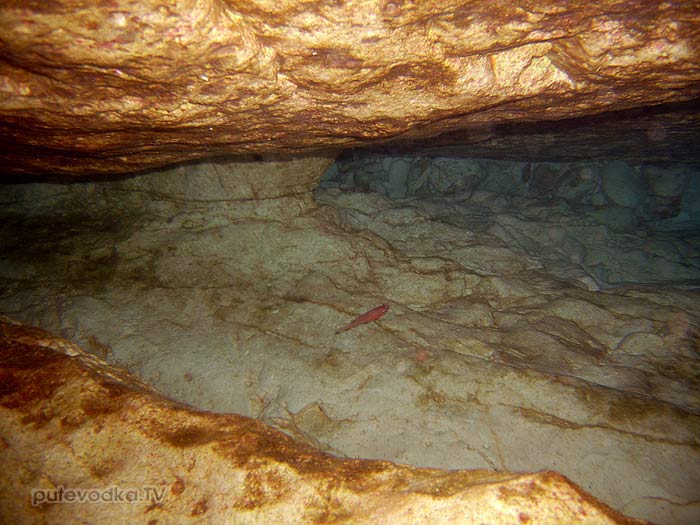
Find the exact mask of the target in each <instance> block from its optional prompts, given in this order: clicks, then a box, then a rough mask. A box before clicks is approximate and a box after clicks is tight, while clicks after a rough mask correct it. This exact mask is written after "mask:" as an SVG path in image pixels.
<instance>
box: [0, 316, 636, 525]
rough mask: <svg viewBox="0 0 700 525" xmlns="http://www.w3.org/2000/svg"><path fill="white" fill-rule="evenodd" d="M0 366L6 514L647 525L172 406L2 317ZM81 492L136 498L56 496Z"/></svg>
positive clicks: (480, 477)
mask: <svg viewBox="0 0 700 525" xmlns="http://www.w3.org/2000/svg"><path fill="white" fill-rule="evenodd" d="M0 376H1V377H2V382H0V385H2V386H1V388H0V414H1V416H0V437H1V439H2V441H1V443H2V447H1V449H0V450H1V452H0V466H1V467H2V470H3V472H4V475H3V476H2V478H1V479H2V481H0V487H1V490H0V511H1V515H2V516H3V520H4V522H7V523H34V522H39V521H41V522H42V523H68V522H69V521H76V520H78V521H80V520H85V521H86V522H89V523H116V522H121V523H136V522H144V523H145V522H149V523H185V522H187V523H189V522H191V519H192V518H193V517H202V518H203V519H205V520H206V522H207V523H232V522H238V520H245V521H246V522H247V523H283V522H285V523H312V522H313V523H325V522H352V523H408V522H410V523H446V522H450V523H474V522H488V523H557V524H559V523H591V524H593V523H595V524H605V523H620V524H621V523H625V524H632V523H642V522H640V521H637V520H633V519H629V518H626V517H624V516H621V515H620V514H618V513H616V512H615V511H613V510H611V509H610V508H608V507H607V506H605V505H604V504H602V503H600V502H599V501H597V500H596V499H595V498H593V497H591V496H590V495H588V494H587V493H586V492H584V491H583V490H582V489H580V488H579V487H577V486H576V485H574V484H573V483H571V482H570V481H568V480H567V479H566V478H564V477H563V476H561V475H559V474H556V473H554V472H540V473H537V474H515V473H507V472H489V471H441V470H435V469H417V468H412V467H408V466H402V465H396V464H393V463H390V462H386V461H368V460H343V459H337V458H334V457H332V456H329V455H326V454H323V453H321V452H318V451H316V450H314V449H312V448H310V447H308V446H305V445H302V444H300V443H298V442H296V441H294V440H292V439H291V438H289V437H288V436H286V435H284V434H282V433H280V432H278V431H276V430H274V429H272V428H270V427H268V426H266V425H264V424H263V423H261V422H259V421H256V420H253V419H249V418H245V417H242V416H237V415H223V414H213V413H207V412H200V411H196V410H194V409H192V408H191V407H187V406H184V405H180V404H177V403H174V402H172V401H170V400H168V399H165V398H163V397H162V396H160V395H159V394H158V393H157V392H155V391H154V390H153V389H151V388H150V387H148V386H147V385H145V384H143V383H141V382H140V381H139V380H138V379H136V378H134V377H132V376H130V375H129V374H127V373H126V372H124V371H122V370H120V369H117V368H114V367H111V366H109V365H107V364H106V363H104V362H102V361H100V360H99V359H97V358H96V357H94V356H91V355H90V354H87V353H86V352H83V351H82V350H81V349H80V348H78V347H76V346H75V345H72V344H71V343H69V342H67V341H64V340H62V339H59V338H56V337H53V336H51V335H50V334H49V333H47V332H44V331H42V330H39V329H35V328H28V327H23V326H20V325H15V324H11V323H9V322H5V321H0ZM79 489H84V491H83V492H80V490H79ZM81 496H82V497H102V498H112V499H113V500H116V499H117V498H135V502H133V503H104V504H101V503H75V502H73V503H70V504H68V503H55V502H51V501H52V499H55V498H62V500H63V501H68V500H69V499H70V498H79V497H81Z"/></svg>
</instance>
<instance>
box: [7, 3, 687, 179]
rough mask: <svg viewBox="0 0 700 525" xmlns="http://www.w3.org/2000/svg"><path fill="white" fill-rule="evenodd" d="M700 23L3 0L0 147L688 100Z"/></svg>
mask: <svg viewBox="0 0 700 525" xmlns="http://www.w3.org/2000/svg"><path fill="white" fill-rule="evenodd" d="M699 19H700V4H699V3H698V2H697V1H684V2H673V3H669V2H664V3H657V2H646V1H640V0H626V1H620V0H605V1H602V2H575V1H559V2H556V3H548V4H546V5H543V4H541V3H531V2H528V3H526V2H512V1H510V0H498V1H497V2H492V1H482V2H469V3H468V4H464V3H463V2H448V3H444V2H420V3H416V4H414V3H410V2H392V1H368V2H322V3H311V4H310V3H308V2H301V1H284V2H275V3H268V2H262V1H258V2H223V1H218V0H207V1H204V2H196V3H194V4H192V3H182V2H174V1H169V2H163V1H162V0H149V1H146V2H133V1H130V0H115V1H112V2H103V3H100V4H97V5H94V4H89V5H88V4H83V3H76V2H69V1H67V0H58V1H56V2H51V3H49V4H44V3H30V4H26V5H25V4H22V3H18V2H9V3H7V2H6V3H4V4H3V5H2V6H0V50H1V51H2V52H1V53H0V90H1V93H2V97H0V134H2V136H3V137H4V140H3V144H2V150H1V151H0V154H1V155H2V162H3V165H4V166H5V168H6V169H9V170H11V171H14V172H18V173H32V172H42V171H51V172H64V173H77V172H124V171H134V170H136V169H140V168H145V167H149V166H157V165H163V164H166V163H170V162H174V161H178V160H186V159H193V158H199V157H204V156H211V155H221V154H226V153H238V154H242V153H265V152H301V151H312V150H317V149H319V148H330V147H335V148H343V147H347V146H352V145H360V144H366V143H367V142H368V141H375V142H376V141H382V140H387V139H390V138H404V139H406V138H425V137H430V136H433V135H436V134H438V133H442V132H447V131H453V130H455V129H459V128H468V129H472V130H475V131H473V132H468V133H467V134H471V135H476V140H479V139H480V138H483V137H482V136H483V134H484V133H486V134H487V135H488V134H489V133H490V132H491V131H490V130H492V129H493V125H494V124H497V123H500V122H508V121H523V120H527V121H535V120H552V119H560V118H565V117H575V116H581V115H586V114H593V113H597V112H601V111H607V110H615V109H624V108H631V107H639V106H644V105H653V104H660V103H664V102H674V101H684V100H689V99H691V98H693V97H696V96H697V85H698V82H699V81H700V72H699V71H698V69H697V67H696V64H697V56H698V41H700V23H699ZM474 140H475V138H474V136H472V138H471V139H470V141H474Z"/></svg>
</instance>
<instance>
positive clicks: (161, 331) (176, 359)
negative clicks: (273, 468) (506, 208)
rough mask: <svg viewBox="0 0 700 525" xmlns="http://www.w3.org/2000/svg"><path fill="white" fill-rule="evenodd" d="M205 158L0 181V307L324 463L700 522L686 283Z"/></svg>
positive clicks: (664, 520)
mask: <svg viewBox="0 0 700 525" xmlns="http://www.w3.org/2000/svg"><path fill="white" fill-rule="evenodd" d="M217 169H219V170H220V169H221V168H217ZM217 169H214V170H211V169H207V168H204V167H203V168H192V167H190V168H185V169H184V171H183V170H180V171H179V172H171V173H166V174H165V175H163V174H151V175H145V176H142V177H138V178H135V179H127V180H124V181H117V182H109V183H86V184H80V185H51V184H37V185H15V186H5V187H3V188H2V190H0V192H1V195H0V198H1V199H2V203H3V205H2V208H1V209H0V215H2V221H1V223H2V226H1V227H0V245H1V246H2V253H1V257H0V290H2V293H1V294H0V312H1V313H3V314H5V315H7V316H9V317H11V318H14V319H17V320H19V321H22V322H25V323H28V324H36V325H39V326H41V327H43V328H46V329H49V330H53V331H56V332H58V333H61V334H62V335H63V336H64V337H67V338H69V339H72V340H74V341H76V342H77V343H79V344H81V345H82V346H83V347H84V348H86V349H88V350H92V351H94V352H95V353H96V354H97V355H100V356H102V357H104V358H105V359H107V360H108V361H110V362H112V363H117V364H121V365H123V366H125V367H126V368H128V369H129V370H130V371H132V372H134V373H135V374H137V375H138V376H140V377H141V378H143V379H144V380H145V381H146V382H148V383H149V384H151V385H153V386H155V387H156V388H157V389H159V390H160V391H161V392H163V393H165V394H166V395H168V396H171V397H173V398H175V399H177V400H180V401H184V402H187V403H190V404H192V405H195V406H197V407H200V408H203V409H207V410H214V411H219V412H235V413H239V414H243V415H250V416H254V417H256V418H259V419H261V420H263V421H265V422H268V423H271V424H273V425H275V426H277V427H278V428H281V429H282V430H284V431H285V432H287V433H289V434H291V435H293V436H295V437H296V438H299V439H301V440H303V441H305V442H307V443H310V444H313V445H314V446H316V447H319V448H321V449H323V450H327V451H329V452H332V453H333V454H336V455H340V456H347V457H363V458H382V459H389V460H392V461H397V462H400V463H409V464H412V465H416V466H430V467H442V468H449V469H473V468H490V469H495V470H509V471H537V470H542V469H553V470H557V471H559V472H561V473H562V474H564V475H566V476H567V477H569V478H570V479H571V480H573V481H574V482H576V483H578V484H579V485H581V486H582V487H583V488H584V489H586V490H588V491H590V492H591V493H592V494H593V495H594V496H596V497H598V498H600V499H602V500H603V501H605V502H606V503H608V504H610V505H611V506H613V507H614V508H616V509H618V510H619V511H621V512H623V513H624V514H627V515H631V516H634V517H639V518H645V519H649V520H652V521H655V522H657V523H660V524H680V523H683V524H685V523H688V524H691V523H698V522H700V381H699V379H700V337H699V335H698V328H697V327H698V319H699V318H700V292H699V291H697V290H693V289H682V288H673V287H663V288H662V287H659V286H656V287H654V286H643V287H641V286H640V287H635V286H626V287H617V288H612V289H606V290H591V289H590V288H591V287H592V286H591V283H590V282H588V283H587V282H586V281H585V279H579V278H578V277H576V276H573V277H572V278H570V279H567V278H565V276H562V275H559V276H553V275H552V274H551V273H550V272H549V271H548V270H547V268H546V265H545V264H544V263H543V262H542V261H541V260H538V259H537V258H536V257H532V256H524V255H523V254H522V252H521V251H518V250H516V249H515V248H514V247H512V246H510V245H509V244H508V243H507V242H504V241H503V240H502V239H500V238H498V237H497V236H495V235H492V234H489V233H488V232H486V231H478V229H473V230H470V229H468V228H467V227H466V225H464V224H461V225H460V224H455V223H454V222H453V223H449V222H448V221H444V220H437V219H436V218H435V217H434V216H433V215H432V214H431V213H428V212H427V211H426V210H425V207H421V206H417V205H415V204H411V203H406V202H398V201H391V200H388V199H387V198H385V197H383V196H382V195H379V194H376V193H348V192H343V191H341V190H339V189H332V188H331V189H323V190H318V191H317V192H316V201H317V202H316V203H314V202H313V201H312V199H311V194H310V193H309V192H308V191H307V192H302V191H299V193H296V194H292V193H288V194H286V195H285V194H281V195H278V196H272V197H269V198H267V199H263V200H251V199H243V198H241V197H240V195H236V196H233V195H232V193H231V190H230V189H229V188H227V187H226V186H225V183H224V182H222V180H223V179H222V177H221V173H220V172H218V171H217ZM159 177H160V178H159ZM164 178H165V179H167V181H168V183H167V184H170V185H171V186H167V187H165V188H164V189H163V188H161V187H160V186H159V181H162V180H164ZM178 180H179V181H181V183H182V184H183V185H185V186H187V191H185V192H184V193H182V192H179V191H178V190H175V189H173V188H174V187H175V186H176V184H177V181H178ZM173 181H175V182H173ZM183 181H186V182H183ZM154 188H156V189H154ZM236 191H237V190H236ZM193 192H194V193H196V195H197V198H191V195H192V193H193ZM594 284H595V283H594ZM384 303H386V304H389V305H390V310H389V312H388V313H387V314H386V315H385V316H384V317H383V318H382V319H380V320H379V321H377V322H375V323H371V324H366V325H363V326H360V327H357V328H354V329H352V330H349V331H347V332H343V333H341V334H337V335H336V333H335V331H336V330H337V329H338V328H340V327H342V326H343V325H345V324H347V323H348V322H349V321H350V320H352V319H353V318H354V317H355V316H357V315H359V314H361V313H363V312H365V311H367V310H369V309H371V308H373V307H375V306H378V305H380V304H384Z"/></svg>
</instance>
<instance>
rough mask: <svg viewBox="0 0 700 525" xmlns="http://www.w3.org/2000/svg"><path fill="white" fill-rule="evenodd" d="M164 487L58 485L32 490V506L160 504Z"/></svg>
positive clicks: (163, 494)
mask: <svg viewBox="0 0 700 525" xmlns="http://www.w3.org/2000/svg"><path fill="white" fill-rule="evenodd" d="M163 496H165V488H164V487H160V488H159V487H141V488H131V487H130V488H121V487H116V486H111V487H106V488H99V489H98V488H69V487H64V486H63V485H59V486H58V487H56V488H54V489H32V506H34V507H36V506H37V505H46V504H49V503H141V502H144V501H147V502H153V503H160V502H162V501H163Z"/></svg>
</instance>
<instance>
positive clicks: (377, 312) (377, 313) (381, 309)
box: [335, 304, 389, 334]
mask: <svg viewBox="0 0 700 525" xmlns="http://www.w3.org/2000/svg"><path fill="white" fill-rule="evenodd" d="M387 311H389V305H388V304H383V305H381V306H377V307H376V308H372V309H371V310H370V311H369V312H365V313H363V314H362V315H361V316H359V317H358V318H356V319H355V320H354V321H353V322H351V323H350V324H348V325H345V326H344V327H342V328H340V329H339V330H336V331H335V333H336V334H339V333H340V332H344V331H345V330H350V329H351V328H355V327H356V326H360V325H361V324H365V323H371V322H372V321H376V320H377V319H381V318H382V317H383V316H384V314H385V313H387Z"/></svg>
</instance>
